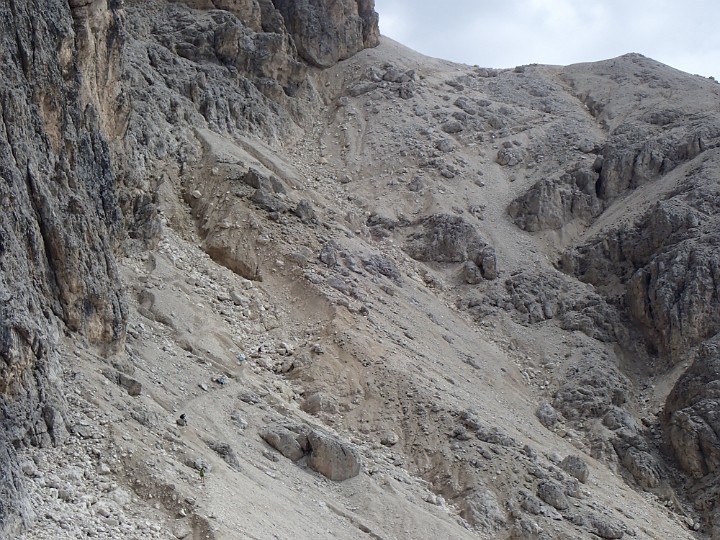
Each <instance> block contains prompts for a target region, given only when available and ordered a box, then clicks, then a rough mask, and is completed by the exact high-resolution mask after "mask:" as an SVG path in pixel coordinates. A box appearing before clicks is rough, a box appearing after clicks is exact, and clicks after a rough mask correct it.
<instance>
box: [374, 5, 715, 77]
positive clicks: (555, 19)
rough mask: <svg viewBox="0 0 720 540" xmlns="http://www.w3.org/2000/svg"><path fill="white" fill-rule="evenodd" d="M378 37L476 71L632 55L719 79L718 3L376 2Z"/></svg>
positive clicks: (570, 62) (571, 62)
mask: <svg viewBox="0 0 720 540" xmlns="http://www.w3.org/2000/svg"><path fill="white" fill-rule="evenodd" d="M375 9H376V11H377V12H378V13H380V31H381V32H382V34H383V35H386V36H388V37H391V38H392V39H394V40H396V41H399V42H400V43H402V44H404V45H407V46H408V47H410V48H412V49H415V50H416V51H418V52H421V53H423V54H426V55H429V56H434V57H438V58H444V59H447V60H453V61H455V62H462V63H465V64H471V65H474V64H477V65H479V66H481V67H495V68H507V67H514V66H517V65H523V64H531V63H539V64H560V65H567V64H573V63H576V62H590V61H596V60H605V59H607V58H614V57H616V56H620V55H621V54H625V53H629V52H637V53H641V54H643V55H645V56H648V57H650V58H653V59H654V60H658V61H659V62H663V63H664V64H669V65H671V66H672V67H675V68H678V69H681V70H683V71H687V72H689V73H694V74H699V75H703V76H706V77H707V76H710V75H712V76H714V77H715V78H716V79H719V80H720V1H718V0H375Z"/></svg>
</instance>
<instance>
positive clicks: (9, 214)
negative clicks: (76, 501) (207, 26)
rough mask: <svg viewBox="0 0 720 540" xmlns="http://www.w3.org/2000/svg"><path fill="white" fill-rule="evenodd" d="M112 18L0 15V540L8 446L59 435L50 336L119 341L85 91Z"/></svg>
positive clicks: (117, 234)
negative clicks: (0, 460)
mask: <svg viewBox="0 0 720 540" xmlns="http://www.w3.org/2000/svg"><path fill="white" fill-rule="evenodd" d="M38 13H42V14H43V17H38V15H37V14H38ZM115 16H116V12H115V11H114V8H112V7H109V8H107V9H105V10H100V12H97V11H96V12H93V13H92V14H91V13H90V12H89V11H88V10H87V8H85V7H82V6H80V7H73V8H70V7H69V6H68V5H67V3H64V2H56V1H53V0H37V1H28V2H9V3H8V2H5V3H4V4H3V6H2V7H0V50H2V51H3V53H4V55H3V62H2V76H1V77H0V201H2V202H1V204H2V208H3V217H2V220H0V297H2V302H1V303H0V408H2V411H3V413H2V418H1V421H2V429H0V453H2V454H3V467H2V473H0V475H1V476H0V492H2V493H3V494H4V496H3V497H2V505H1V507H0V532H2V533H4V534H0V535H1V536H4V537H7V538H9V537H12V536H14V534H13V533H14V532H16V531H17V530H18V526H19V524H20V523H21V522H24V521H25V520H26V519H27V518H28V517H29V515H30V509H29V508H28V507H26V506H25V505H24V502H23V499H22V498H21V497H19V492H20V491H21V490H22V481H21V480H20V478H19V476H18V471H17V467H16V466H15V465H14V459H13V454H14V447H19V446H22V445H24V444H33V445H39V446H45V445H49V444H56V443H59V442H61V441H62V440H63V438H64V435H65V433H66V431H65V426H64V420H63V416H64V405H63V398H62V392H61V391H60V390H59V389H58V388H57V385H58V376H57V373H56V371H57V358H56V352H55V344H56V339H57V335H58V332H60V331H61V330H62V329H67V330H69V331H72V332H77V333H78V334H81V335H84V336H85V337H86V338H87V339H88V340H89V341H91V342H94V343H96V344H98V345H102V346H103V347H105V346H108V347H111V348H112V347H117V346H119V345H120V344H121V343H122V341H123V339H124V332H125V329H124V323H125V304H124V300H123V298H122V293H121V286H120V281H119V277H118V273H117V270H116V267H115V262H114V259H113V255H112V253H113V249H114V247H116V246H117V245H118V242H119V240H120V238H121V236H122V230H123V219H122V216H121V214H120V211H119V207H118V203H117V200H116V195H115V189H116V183H115V176H114V174H113V170H112V164H111V157H110V151H109V147H108V143H107V140H106V137H105V135H104V133H103V129H104V127H105V126H103V123H102V120H101V118H102V113H101V110H100V109H101V107H102V105H101V103H100V102H99V101H98V100H96V99H93V97H92V96H93V94H94V92H95V91H96V84H98V83H104V82H109V81H103V79H102V75H101V76H100V78H98V79H96V78H95V75H94V74H95V73H96V70H97V72H103V71H104V70H105V69H106V68H107V66H108V64H109V63H110V62H111V61H112V56H113V55H114V54H115V52H116V48H117V47H119V46H120V41H119V40H120V38H119V34H118V27H117V25H116V19H115ZM91 26H92V27H93V29H94V33H90V31H89V28H90V27H91ZM89 48H92V49H93V52H92V63H90V56H88V54H89V53H88V49H89ZM96 55H97V57H96ZM105 73H107V71H105Z"/></svg>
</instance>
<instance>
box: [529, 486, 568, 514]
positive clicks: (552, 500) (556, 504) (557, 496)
mask: <svg viewBox="0 0 720 540" xmlns="http://www.w3.org/2000/svg"><path fill="white" fill-rule="evenodd" d="M537 496H538V497H540V498H541V499H542V500H543V501H545V502H546V503H548V504H549V505H550V506H552V507H553V508H556V509H557V510H566V509H567V508H569V507H570V503H569V502H568V500H567V497H566V496H565V492H564V490H563V487H562V486H561V485H560V484H558V483H557V482H554V481H552V480H543V481H542V482H540V484H539V485H538V489H537Z"/></svg>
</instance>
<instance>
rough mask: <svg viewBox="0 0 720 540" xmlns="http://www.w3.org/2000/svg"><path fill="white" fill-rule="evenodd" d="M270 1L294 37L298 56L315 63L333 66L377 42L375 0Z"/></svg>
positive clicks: (315, 64) (320, 65)
mask: <svg viewBox="0 0 720 540" xmlns="http://www.w3.org/2000/svg"><path fill="white" fill-rule="evenodd" d="M273 3H274V5H275V7H276V8H277V9H278V10H279V11H280V13H282V15H283V17H284V19H285V25H286V26H287V28H288V30H289V31H290V33H291V34H292V35H293V37H294V38H295V43H296V45H297V48H298V52H299V53H300V56H302V58H303V59H304V60H306V61H307V62H309V63H310V64H312V65H314V66H318V67H329V66H332V65H333V64H335V63H336V62H337V61H338V60H344V59H345V58H348V57H350V56H352V55H353V54H355V53H356V52H359V51H360V50H362V49H363V48H365V47H374V46H375V45H377V44H378V40H379V30H378V15H377V13H376V12H375V9H374V7H375V2H374V0H341V1H340V2H330V1H329V0H321V1H319V2H318V1H312V2H311V1H310V0H299V1H298V0H293V1H290V0H273ZM331 44H332V45H331Z"/></svg>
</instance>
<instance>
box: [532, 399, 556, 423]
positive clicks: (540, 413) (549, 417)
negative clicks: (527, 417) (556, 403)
mask: <svg viewBox="0 0 720 540" xmlns="http://www.w3.org/2000/svg"><path fill="white" fill-rule="evenodd" d="M535 416H537V418H538V420H540V423H541V424H542V425H543V426H545V427H546V428H551V427H553V426H554V425H555V424H556V423H557V421H558V412H557V411H556V410H555V407H553V406H552V405H550V404H549V403H543V404H542V405H540V406H539V407H538V408H537V410H536V411H535Z"/></svg>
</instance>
